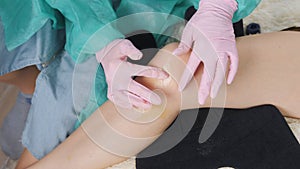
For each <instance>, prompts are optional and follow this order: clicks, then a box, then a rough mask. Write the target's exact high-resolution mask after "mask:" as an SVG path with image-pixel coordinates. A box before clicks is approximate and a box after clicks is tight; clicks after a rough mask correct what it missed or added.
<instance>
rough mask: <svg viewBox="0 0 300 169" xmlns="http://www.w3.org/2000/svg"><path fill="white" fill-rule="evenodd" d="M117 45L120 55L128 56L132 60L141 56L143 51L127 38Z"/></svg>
mask: <svg viewBox="0 0 300 169" xmlns="http://www.w3.org/2000/svg"><path fill="white" fill-rule="evenodd" d="M118 46H119V47H120V51H121V54H122V56H128V57H129V58H130V59H132V60H139V59H141V58H142V56H143V53H142V52H141V51H140V50H138V49H137V48H136V47H135V46H134V45H133V44H132V43H131V42H130V41H129V40H127V39H124V40H122V42H121V43H120V44H118Z"/></svg>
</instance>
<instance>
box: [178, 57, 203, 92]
mask: <svg viewBox="0 0 300 169" xmlns="http://www.w3.org/2000/svg"><path fill="white" fill-rule="evenodd" d="M200 63H201V60H200V59H199V57H198V56H196V55H195V53H194V52H192V54H191V56H190V58H189V61H188V63H187V64H186V67H185V69H184V72H183V74H182V76H181V79H180V82H179V91H182V90H183V89H184V88H185V87H186V85H187V84H188V83H189V82H190V81H191V79H192V77H193V76H194V73H195V71H196V70H197V68H198V66H199V64H200Z"/></svg>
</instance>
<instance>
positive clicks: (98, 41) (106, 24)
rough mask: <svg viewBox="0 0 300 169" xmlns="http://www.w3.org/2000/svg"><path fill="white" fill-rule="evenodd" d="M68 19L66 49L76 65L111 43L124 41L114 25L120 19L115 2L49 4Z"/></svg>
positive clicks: (62, 1) (52, 0)
mask: <svg viewBox="0 0 300 169" xmlns="http://www.w3.org/2000/svg"><path fill="white" fill-rule="evenodd" d="M46 2H47V3H48V4H49V5H50V6H51V7H52V8H55V9H57V10H59V11H60V12H61V13H62V14H63V16H64V17H65V18H66V21H65V22H66V35H67V39H66V46H65V49H66V50H67V51H68V52H69V54H70V55H71V56H72V58H73V59H74V60H76V61H82V60H85V59H86V58H85V56H87V55H89V54H94V53H96V52H97V51H99V50H100V49H102V48H103V47H104V46H106V45H107V44H108V43H109V42H111V41H113V40H114V39H117V38H123V37H124V35H123V34H121V33H120V32H119V31H118V30H117V29H115V28H114V27H113V26H112V25H111V24H110V23H111V22H112V21H114V20H115V19H116V18H117V16H116V13H115V11H114V9H113V6H112V1H111V0H97V1H95V0H76V1H74V0H59V1H58V0H46Z"/></svg>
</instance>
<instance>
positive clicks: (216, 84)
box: [210, 56, 228, 98]
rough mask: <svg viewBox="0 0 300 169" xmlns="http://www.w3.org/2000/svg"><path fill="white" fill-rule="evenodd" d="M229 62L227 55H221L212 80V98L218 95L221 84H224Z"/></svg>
mask: <svg viewBox="0 0 300 169" xmlns="http://www.w3.org/2000/svg"><path fill="white" fill-rule="evenodd" d="M227 64H228V58H227V56H225V57H220V59H219V60H218V63H217V67H216V72H215V77H214V80H213V82H212V87H211V93H210V97H211V98H215V97H216V96H217V94H218V91H219V89H220V87H221V85H222V84H223V81H224V79H225V74H226V68H227Z"/></svg>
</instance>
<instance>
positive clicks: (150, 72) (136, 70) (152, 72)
mask: <svg viewBox="0 0 300 169" xmlns="http://www.w3.org/2000/svg"><path fill="white" fill-rule="evenodd" d="M128 64H129V66H130V67H131V69H132V74H131V75H132V76H144V77H149V78H155V79H166V78H168V77H169V74H168V73H167V72H165V71H164V70H162V69H161V68H157V67H151V66H142V65H135V64H131V63H128Z"/></svg>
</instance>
